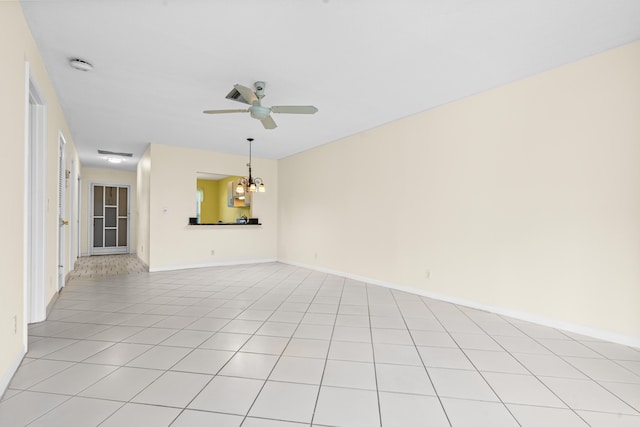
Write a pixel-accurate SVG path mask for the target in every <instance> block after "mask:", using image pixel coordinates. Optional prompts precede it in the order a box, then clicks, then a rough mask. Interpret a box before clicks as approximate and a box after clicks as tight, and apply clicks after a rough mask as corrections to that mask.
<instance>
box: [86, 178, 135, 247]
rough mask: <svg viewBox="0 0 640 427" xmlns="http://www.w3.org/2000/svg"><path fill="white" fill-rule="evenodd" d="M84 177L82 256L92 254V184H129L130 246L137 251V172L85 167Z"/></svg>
mask: <svg viewBox="0 0 640 427" xmlns="http://www.w3.org/2000/svg"><path fill="white" fill-rule="evenodd" d="M80 174H81V175H80V176H81V178H82V197H81V200H82V206H81V210H80V212H81V220H80V229H81V234H80V236H81V237H82V240H81V241H80V251H81V254H82V256H88V255H90V250H89V236H90V234H91V233H93V230H92V228H91V224H92V222H91V221H92V217H91V212H90V208H89V207H90V204H91V200H92V199H91V185H92V184H113V185H128V186H129V221H130V229H129V233H130V234H129V236H130V240H129V248H130V251H131V252H135V251H136V248H137V234H138V207H137V200H136V199H137V195H138V193H137V188H136V187H137V173H136V172H134V171H127V170H118V169H109V168H85V167H83V168H82V169H81V171H80Z"/></svg>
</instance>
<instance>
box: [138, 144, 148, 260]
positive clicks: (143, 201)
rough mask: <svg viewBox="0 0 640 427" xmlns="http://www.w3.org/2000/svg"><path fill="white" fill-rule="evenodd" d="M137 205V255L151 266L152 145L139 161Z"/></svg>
mask: <svg viewBox="0 0 640 427" xmlns="http://www.w3.org/2000/svg"><path fill="white" fill-rule="evenodd" d="M136 182H137V191H136V193H137V200H136V203H137V206H138V221H137V225H136V229H137V234H138V235H137V236H136V241H137V255H138V258H140V259H141V260H142V262H144V263H145V264H146V265H147V267H148V266H149V262H150V258H149V250H150V248H151V244H150V234H149V233H150V225H149V221H150V218H149V215H150V207H151V205H150V203H151V147H150V146H149V147H147V150H146V151H145V152H144V154H143V155H142V157H141V158H140V161H139V162H138V169H137V180H136Z"/></svg>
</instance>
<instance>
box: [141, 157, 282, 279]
mask: <svg viewBox="0 0 640 427" xmlns="http://www.w3.org/2000/svg"><path fill="white" fill-rule="evenodd" d="M150 159H151V160H152V163H153V167H152V168H151V169H150V170H151V173H150V191H151V194H150V211H149V212H150V214H149V235H150V262H149V267H150V269H151V270H152V271H154V270H162V269H172V268H188V267H196V266H204V265H215V264H223V263H235V262H252V261H266V260H274V259H276V257H277V230H278V224H277V201H278V191H277V188H278V185H277V162H276V161H275V160H268V159H260V158H254V159H253V169H254V171H256V172H257V173H259V174H260V176H261V177H262V178H264V180H265V182H266V184H267V186H268V187H267V192H266V193H260V194H259V195H257V196H256V197H254V200H253V202H254V203H253V215H254V216H256V217H259V218H260V221H261V222H262V223H263V225H262V226H189V225H188V223H189V217H193V216H195V208H196V204H195V202H194V197H195V196H194V193H195V190H194V186H195V182H196V173H197V172H208V173H216V174H222V175H243V174H245V173H246V172H247V171H246V166H245V165H246V162H247V158H246V156H238V155H231V154H223V153H216V152H212V151H204V150H195V149H187V148H179V147H172V146H168V145H160V144H151V147H150ZM141 232H144V231H141ZM211 251H214V255H212V254H211Z"/></svg>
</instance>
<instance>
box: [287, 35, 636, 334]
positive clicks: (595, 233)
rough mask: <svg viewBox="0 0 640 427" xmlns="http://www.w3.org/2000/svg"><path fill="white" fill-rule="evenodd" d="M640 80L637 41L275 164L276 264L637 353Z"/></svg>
mask: <svg viewBox="0 0 640 427" xmlns="http://www.w3.org/2000/svg"><path fill="white" fill-rule="evenodd" d="M639 70H640V42H636V43H633V44H630V45H627V46H624V47H621V48H618V49H615V50H612V51H608V52H606V53H603V54H600V55H597V56H593V57H590V58H587V59H585V60H582V61H579V62H575V63H572V64H568V65H566V66H563V67H561V68H558V69H554V70H552V71H549V72H546V73H543V74H540V75H537V76H534V77H531V78H528V79H525V80H522V81H519V82H516V83H513V84H510V85H507V86H504V87H500V88H497V89H495V90H491V91H488V92H486V93H482V94H479V95H476V96H472V97H470V98H467V99H464V100H461V101H459V102H455V103H451V104H448V105H445V106H442V107H440V108H436V109H433V110H430V111H427V112H424V113H422V114H418V115H416V116H413V117H409V118H406V119H404V120H400V121H397V122H394V123H390V124H387V125H384V126H381V127H379V128H376V129H373V130H370V131H368V132H364V133H361V134H358V135H355V136H352V137H349V138H346V139H344V140H340V141H338V142H336V143H332V144H329V145H325V146H322V147H320V148H317V149H314V150H311V151H307V152H304V153H301V154H298V155H294V156H292V157H289V158H286V159H283V160H281V161H280V162H279V165H278V166H279V177H278V182H279V205H278V219H279V228H280V233H279V258H280V259H283V260H287V261H290V262H294V263H298V264H304V265H311V266H315V267H318V268H323V269H327V270H332V271H338V272H343V273H347V274H350V275H354V276H361V277H367V278H371V279H375V280H377V281H380V282H385V283H390V284H394V285H398V286H405V287H409V288H413V289H416V290H418V291H421V292H430V293H434V294H438V295H443V296H447V297H452V298H455V299H456V300H465V301H470V302H473V304H475V305H480V306H487V307H494V308H498V309H503V310H506V311H509V312H515V313H523V314H527V315H531V316H532V317H534V318H539V319H551V320H552V321H557V322H560V323H562V324H571V325H579V326H581V327H582V326H584V327H586V328H591V329H593V330H595V331H604V332H606V333H611V334H612V335H619V336H622V337H623V338H624V339H627V338H629V339H630V340H631V341H633V342H635V344H636V345H639V346H640V286H639V284H640V262H639V261H638V260H640V96H639V94H640V72H639ZM309 189H311V191H310V190H309ZM381 205H383V206H388V207H389V208H386V209H380V206H381ZM389 212H393V214H391V215H390V214H389ZM634 340H635V341H634ZM627 341H628V340H627Z"/></svg>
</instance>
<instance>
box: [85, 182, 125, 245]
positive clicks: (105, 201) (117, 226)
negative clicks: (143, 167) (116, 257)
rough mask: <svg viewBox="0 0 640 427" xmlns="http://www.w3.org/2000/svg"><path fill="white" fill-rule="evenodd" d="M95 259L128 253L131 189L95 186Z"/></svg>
mask: <svg viewBox="0 0 640 427" xmlns="http://www.w3.org/2000/svg"><path fill="white" fill-rule="evenodd" d="M92 188H93V190H92V193H91V195H92V198H93V212H92V214H93V218H92V221H93V225H92V226H93V233H92V237H93V239H92V248H91V253H92V255H93V254H95V255H98V254H117V253H128V252H129V187H128V186H118V185H103V184H92Z"/></svg>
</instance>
